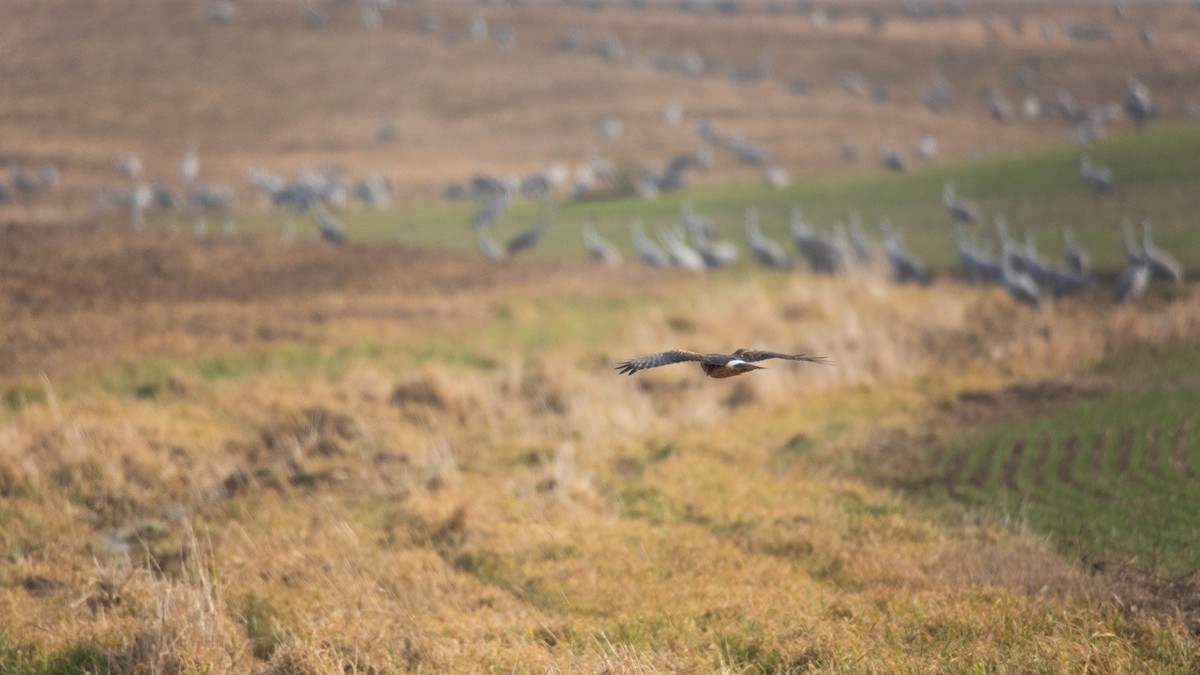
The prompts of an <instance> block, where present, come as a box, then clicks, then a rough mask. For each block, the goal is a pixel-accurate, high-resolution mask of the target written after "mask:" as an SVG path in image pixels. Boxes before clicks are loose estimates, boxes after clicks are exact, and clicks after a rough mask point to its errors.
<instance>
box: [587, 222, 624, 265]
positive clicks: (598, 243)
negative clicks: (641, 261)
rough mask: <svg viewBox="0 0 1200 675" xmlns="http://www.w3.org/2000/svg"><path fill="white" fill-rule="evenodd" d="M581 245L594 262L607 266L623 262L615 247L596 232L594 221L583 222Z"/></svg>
mask: <svg viewBox="0 0 1200 675" xmlns="http://www.w3.org/2000/svg"><path fill="white" fill-rule="evenodd" d="M583 247H584V248H585V249H587V252H588V257H589V258H591V259H592V260H594V261H595V262H598V263H603V264H605V265H608V266H609V267H620V265H621V263H622V262H624V260H623V259H622V257H621V252H620V251H619V250H617V247H616V246H613V245H612V244H611V243H609V242H607V241H605V240H604V239H601V238H600V235H599V234H596V223H595V222H593V221H591V220H589V221H587V222H586V223H584V224H583Z"/></svg>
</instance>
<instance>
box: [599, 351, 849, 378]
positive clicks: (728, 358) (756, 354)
mask: <svg viewBox="0 0 1200 675" xmlns="http://www.w3.org/2000/svg"><path fill="white" fill-rule="evenodd" d="M767 359H787V360H789V361H808V362H810V363H829V359H827V358H825V357H824V356H808V355H807V354H780V353H779V352H763V351H758V350H756V349H739V350H737V351H736V352H734V353H733V354H698V353H696V352H689V351H684V350H682V349H671V350H668V351H665V352H658V353H657V354H647V355H646V356H639V357H637V358H636V359H629V360H628V361H625V362H623V363H619V364H617V367H616V369H617V371H618V372H620V373H621V374H623V375H624V374H628V375H632V374H634V373H636V372H637V371H639V370H645V369H647V368H657V367H659V366H668V365H671V364H672V363H683V362H685V361H697V362H699V363H700V367H701V368H702V369H704V374H705V375H708V376H709V377H733V376H734V375H741V374H742V373H748V372H750V371H751V370H762V366H756V365H754V362H755V361H765V360H767Z"/></svg>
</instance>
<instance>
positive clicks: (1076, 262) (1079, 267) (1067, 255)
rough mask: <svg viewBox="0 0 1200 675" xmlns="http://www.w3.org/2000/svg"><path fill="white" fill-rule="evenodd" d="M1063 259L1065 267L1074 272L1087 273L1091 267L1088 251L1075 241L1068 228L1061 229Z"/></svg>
mask: <svg viewBox="0 0 1200 675" xmlns="http://www.w3.org/2000/svg"><path fill="white" fill-rule="evenodd" d="M1062 240H1063V260H1064V261H1065V262H1066V264H1067V269H1069V270H1071V271H1072V272H1074V273H1075V274H1079V275H1084V274H1087V273H1088V271H1089V270H1090V268H1091V257H1090V256H1088V252H1087V251H1085V250H1084V249H1083V247H1081V246H1080V245H1079V244H1077V243H1075V238H1074V237H1073V236H1072V235H1071V231H1070V230H1063V233H1062Z"/></svg>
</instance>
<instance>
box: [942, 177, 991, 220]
mask: <svg viewBox="0 0 1200 675" xmlns="http://www.w3.org/2000/svg"><path fill="white" fill-rule="evenodd" d="M942 204H943V205H944V206H945V207H946V211H947V212H949V213H950V217H951V218H953V219H954V222H956V223H958V222H963V223H978V222H979V221H980V220H981V218H982V217H981V216H980V213H979V205H978V204H976V203H975V202H973V201H971V200H969V199H963V198H962V197H959V196H958V195H956V194H955V193H954V183H952V182H950V181H946V182H944V183H942Z"/></svg>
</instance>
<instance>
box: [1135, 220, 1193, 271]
mask: <svg viewBox="0 0 1200 675" xmlns="http://www.w3.org/2000/svg"><path fill="white" fill-rule="evenodd" d="M1142 260H1144V261H1145V263H1146V265H1147V266H1148V267H1149V268H1150V278H1151V279H1158V280H1161V281H1183V265H1181V264H1179V261H1178V260H1176V259H1175V258H1173V257H1172V256H1171V254H1169V253H1167V252H1166V251H1164V250H1162V249H1160V248H1158V247H1157V246H1155V245H1154V242H1152V241H1150V222H1149V221H1146V220H1143V221H1142Z"/></svg>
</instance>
